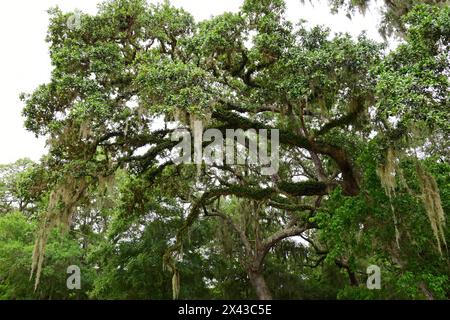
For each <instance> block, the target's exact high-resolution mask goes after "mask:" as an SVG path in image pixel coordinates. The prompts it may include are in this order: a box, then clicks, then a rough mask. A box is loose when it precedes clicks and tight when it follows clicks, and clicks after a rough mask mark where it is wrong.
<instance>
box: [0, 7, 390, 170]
mask: <svg viewBox="0 0 450 320" xmlns="http://www.w3.org/2000/svg"><path fill="white" fill-rule="evenodd" d="M100 2H102V1H101V0H76V1H75V0H14V1H2V2H1V4H0V40H1V43H2V46H1V49H0V163H10V162H14V161H16V160H17V159H19V158H24V157H28V158H31V159H33V160H36V161H37V160H39V158H40V157H41V156H42V155H43V154H44V153H45V140H44V139H43V138H39V139H36V138H35V137H34V135H33V134H32V133H30V132H28V131H26V130H25V129H24V127H23V118H22V116H21V110H22V108H23V104H22V103H21V102H20V101H19V94H20V93H21V92H26V93H31V92H32V91H33V90H34V89H35V88H36V87H37V86H38V85H39V84H42V83H45V82H48V81H49V78H50V71H51V65H50V59H49V56H48V46H47V43H46V42H45V36H46V32H47V26H48V16H47V12H46V11H47V9H48V8H50V7H53V6H56V5H58V6H59V7H60V8H61V9H62V10H64V11H66V10H67V11H69V10H70V11H72V10H74V9H79V10H81V11H83V12H87V13H91V14H94V13H95V12H96V6H97V4H98V3H100ZM152 2H156V1H152ZM242 2H243V0H172V1H171V3H172V4H173V5H175V6H181V7H183V8H185V9H186V10H187V11H189V12H190V13H191V14H193V15H194V17H195V18H196V19H197V20H202V19H206V18H209V17H210V16H211V15H217V14H220V13H222V12H225V11H237V10H238V8H239V7H240V6H241V4H242ZM287 4H288V17H289V19H290V20H292V21H295V22H297V21H298V20H299V19H300V18H302V19H305V20H308V24H310V25H316V24H322V25H327V26H329V27H330V28H331V29H332V30H333V31H335V32H349V33H351V34H352V35H355V36H356V35H358V34H359V33H360V32H362V31H363V30H367V32H368V35H369V37H371V38H373V39H375V40H378V41H381V38H380V37H379V35H378V33H377V31H376V26H377V25H378V22H379V16H378V11H377V9H376V8H372V9H371V10H370V11H369V12H368V13H367V14H366V16H364V17H362V16H360V15H358V16H356V17H354V18H353V19H352V20H349V19H347V18H346V17H345V16H344V15H340V16H334V15H331V14H330V12H329V7H328V6H327V0H322V2H321V3H320V4H315V5H314V6H312V5H311V4H309V3H308V1H306V3H305V5H302V4H301V2H300V0H288V1H287Z"/></svg>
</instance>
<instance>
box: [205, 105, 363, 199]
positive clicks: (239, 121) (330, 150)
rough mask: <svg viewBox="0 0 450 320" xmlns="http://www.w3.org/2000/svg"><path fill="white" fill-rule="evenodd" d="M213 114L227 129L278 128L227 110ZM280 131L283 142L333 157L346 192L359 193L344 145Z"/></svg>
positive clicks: (281, 141)
mask: <svg viewBox="0 0 450 320" xmlns="http://www.w3.org/2000/svg"><path fill="white" fill-rule="evenodd" d="M212 116H213V117H214V118H215V119H217V120H219V121H221V122H223V123H224V125H223V128H226V129H243V130H248V129H252V128H253V129H267V130H271V129H276V128H272V127H270V126H266V125H264V124H262V123H260V122H257V121H252V120H250V119H246V118H244V117H242V116H239V115H237V114H235V113H233V112H230V111H227V110H216V111H214V112H213V113H212ZM279 133H280V143H281V144H284V145H289V146H293V147H299V148H304V149H307V150H310V151H312V152H315V153H318V154H323V155H327V156H329V157H330V158H332V159H333V160H334V161H335V162H336V164H337V166H338V168H339V169H340V170H341V172H342V177H343V180H344V182H343V189H344V192H345V194H347V195H357V194H358V193H359V183H358V178H357V176H356V173H355V170H354V168H353V163H352V161H351V158H350V156H349V154H348V153H347V152H346V151H345V150H344V149H343V148H342V147H340V146H336V145H332V144H329V143H326V142H325V141H311V140H309V139H307V138H305V137H303V136H299V135H297V134H294V133H292V132H288V131H286V130H283V129H279Z"/></svg>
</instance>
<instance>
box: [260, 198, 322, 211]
mask: <svg viewBox="0 0 450 320" xmlns="http://www.w3.org/2000/svg"><path fill="white" fill-rule="evenodd" d="M268 204H269V206H271V207H274V208H278V209H282V210H287V211H291V212H292V211H314V210H315V208H314V207H312V206H309V205H304V204H294V203H292V201H291V200H290V199H288V198H283V197H280V196H274V197H272V198H271V200H270V201H269V202H268Z"/></svg>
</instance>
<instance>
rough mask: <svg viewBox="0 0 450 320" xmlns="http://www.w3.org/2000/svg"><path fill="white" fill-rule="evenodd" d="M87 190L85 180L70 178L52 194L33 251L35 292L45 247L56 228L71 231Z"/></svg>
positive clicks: (32, 265)
mask: <svg viewBox="0 0 450 320" xmlns="http://www.w3.org/2000/svg"><path fill="white" fill-rule="evenodd" d="M86 189H87V183H86V181H85V180H84V179H76V178H73V177H68V178H66V179H65V181H63V182H62V183H61V184H59V185H58V186H57V187H56V188H55V189H54V190H53V191H52V192H51V194H50V198H49V203H48V206H47V212H46V213H45V216H44V219H43V221H42V224H41V226H40V228H39V230H38V234H37V238H36V241H35V244H34V249H33V256H32V264H31V275H30V280H31V279H32V278H33V275H35V276H36V278H35V283H34V289H35V290H36V289H37V287H38V286H39V281H40V277H41V272H42V265H43V262H44V256H45V247H46V244H47V240H48V237H49V235H50V232H51V231H52V229H53V228H54V227H60V228H61V230H62V231H68V230H69V228H70V225H71V222H72V215H73V212H74V211H75V207H76V204H77V203H78V201H79V200H80V198H81V197H82V196H83V195H84V193H85V191H86Z"/></svg>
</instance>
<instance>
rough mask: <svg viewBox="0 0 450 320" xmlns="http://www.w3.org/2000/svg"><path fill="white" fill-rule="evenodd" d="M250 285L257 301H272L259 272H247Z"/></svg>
mask: <svg viewBox="0 0 450 320" xmlns="http://www.w3.org/2000/svg"><path fill="white" fill-rule="evenodd" d="M247 273H248V276H249V278H250V283H251V284H252V286H253V288H254V289H255V292H256V295H257V296H258V299H259V300H272V294H271V293H270V289H269V287H268V286H267V283H266V280H265V279H264V276H263V275H262V272H260V271H248V272H247Z"/></svg>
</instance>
